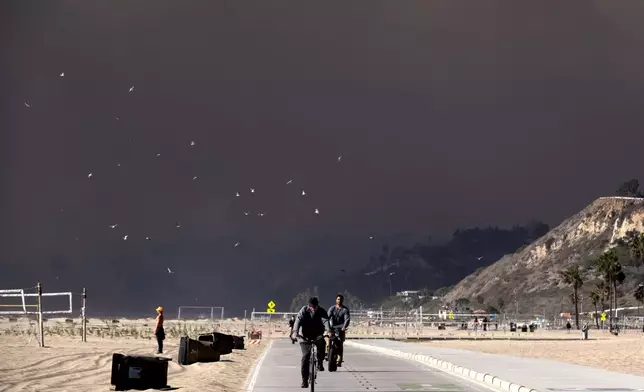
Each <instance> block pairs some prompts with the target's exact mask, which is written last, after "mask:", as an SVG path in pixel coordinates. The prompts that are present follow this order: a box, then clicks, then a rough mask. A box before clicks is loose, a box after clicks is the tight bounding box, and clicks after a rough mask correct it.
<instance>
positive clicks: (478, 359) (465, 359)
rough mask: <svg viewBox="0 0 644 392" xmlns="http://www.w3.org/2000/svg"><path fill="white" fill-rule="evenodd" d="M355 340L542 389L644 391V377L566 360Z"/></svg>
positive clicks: (555, 391) (547, 391) (549, 391)
mask: <svg viewBox="0 0 644 392" xmlns="http://www.w3.org/2000/svg"><path fill="white" fill-rule="evenodd" d="M355 342H356V343H359V344H367V345H370V346H376V347H382V348H386V349H389V350H393V351H399V352H405V353H415V354H421V355H426V356H431V357H433V358H436V359H439V360H442V361H446V362H449V363H452V364H454V365H456V366H462V367H464V368H467V369H470V370H474V371H476V372H478V373H485V374H489V375H491V376H494V377H498V378H499V379H502V380H505V381H509V382H512V383H516V384H519V385H523V386H525V387H528V388H531V389H535V390H537V391H539V392H636V391H637V392H639V391H644V377H640V376H635V375H630V374H625V373H618V372H611V371H607V370H602V369H597V368H592V367H588V366H580V365H574V364H570V363H565V362H557V361H552V360H547V359H537V358H525V357H513V356H509V355H499V354H487V353H480V352H475V351H468V350H461V349H452V348H442V347H432V345H431V343H427V344H419V343H409V342H401V341H391V340H381V339H377V340H376V339H374V340H356V341H355ZM583 344H584V341H582V340H580V341H579V350H580V351H581V350H583V349H584V348H583ZM345 347H346V345H345Z"/></svg>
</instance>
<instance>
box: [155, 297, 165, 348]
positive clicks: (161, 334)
mask: <svg viewBox="0 0 644 392" xmlns="http://www.w3.org/2000/svg"><path fill="white" fill-rule="evenodd" d="M156 321H157V324H156V327H155V328H154V336H156V337H157V344H158V345H159V349H158V350H157V354H163V340H164V339H165V331H164V330H163V307H161V306H159V307H158V308H157V319H156Z"/></svg>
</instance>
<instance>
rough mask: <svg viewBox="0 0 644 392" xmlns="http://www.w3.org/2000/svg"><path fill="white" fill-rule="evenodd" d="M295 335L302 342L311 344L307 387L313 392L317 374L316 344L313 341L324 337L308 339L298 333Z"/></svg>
mask: <svg viewBox="0 0 644 392" xmlns="http://www.w3.org/2000/svg"><path fill="white" fill-rule="evenodd" d="M297 337H298V338H301V339H302V340H304V343H308V344H310V345H311V350H310V351H309V387H310V388H311V392H315V380H316V379H317V376H318V374H317V373H318V346H317V345H316V344H315V342H316V341H317V340H320V339H323V338H324V337H323V336H320V337H318V338H316V339H308V338H305V337H304V336H302V335H299V334H298V335H297Z"/></svg>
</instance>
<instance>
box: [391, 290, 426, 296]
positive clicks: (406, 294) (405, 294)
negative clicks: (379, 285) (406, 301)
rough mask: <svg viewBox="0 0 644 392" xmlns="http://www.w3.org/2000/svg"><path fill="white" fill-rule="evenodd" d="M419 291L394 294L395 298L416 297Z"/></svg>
mask: <svg viewBox="0 0 644 392" xmlns="http://www.w3.org/2000/svg"><path fill="white" fill-rule="evenodd" d="M419 293H420V291H419V290H405V291H399V292H397V293H396V296H397V297H418V296H419Z"/></svg>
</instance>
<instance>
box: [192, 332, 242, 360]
mask: <svg viewBox="0 0 644 392" xmlns="http://www.w3.org/2000/svg"><path fill="white" fill-rule="evenodd" d="M198 339H199V341H202V342H212V347H213V348H214V349H215V351H219V353H220V354H221V355H226V354H230V353H232V352H233V348H234V347H235V339H234V336H233V335H227V334H225V333H220V332H212V333H207V334H204V335H199V337H198Z"/></svg>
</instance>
